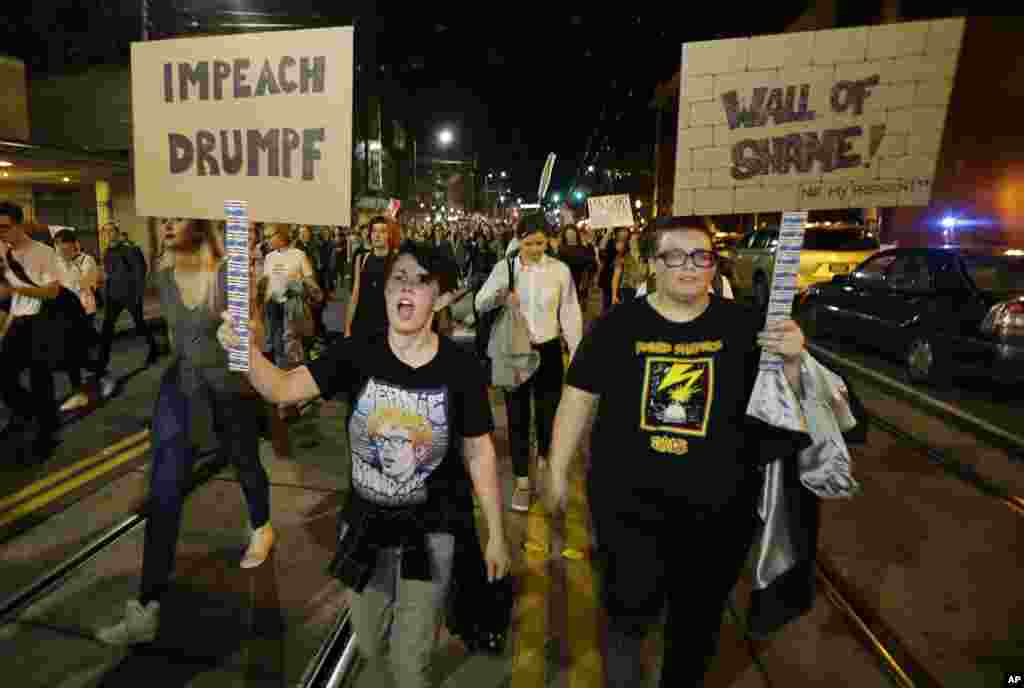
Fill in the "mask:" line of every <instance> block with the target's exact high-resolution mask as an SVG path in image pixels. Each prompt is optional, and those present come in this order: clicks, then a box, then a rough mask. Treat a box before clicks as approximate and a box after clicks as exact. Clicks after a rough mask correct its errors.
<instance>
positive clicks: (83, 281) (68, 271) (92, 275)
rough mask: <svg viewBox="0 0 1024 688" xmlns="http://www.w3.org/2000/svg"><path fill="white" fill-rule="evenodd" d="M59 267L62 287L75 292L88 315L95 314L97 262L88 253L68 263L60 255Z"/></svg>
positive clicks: (81, 254) (58, 258) (79, 255)
mask: <svg viewBox="0 0 1024 688" xmlns="http://www.w3.org/2000/svg"><path fill="white" fill-rule="evenodd" d="M57 267H58V273H59V278H60V283H61V285H62V286H63V287H64V288H65V289H68V290H70V291H72V292H74V294H75V296H77V297H78V300H79V301H81V302H82V308H84V309H85V312H86V313H87V314H89V315H92V314H93V313H95V312H96V292H95V289H96V284H97V277H98V267H97V265H96V260H95V259H94V258H93V257H92V256H90V255H89V254H88V253H79V254H78V256H77V257H76V258H75V259H74V260H72V261H70V262H68V261H66V260H64V259H63V258H62V257H61V256H60V255H59V254H58V255H57Z"/></svg>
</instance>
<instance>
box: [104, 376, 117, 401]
mask: <svg viewBox="0 0 1024 688" xmlns="http://www.w3.org/2000/svg"><path fill="white" fill-rule="evenodd" d="M116 391H117V380H115V379H114V378H112V377H103V378H100V398H101V399H109V398H110V397H112V396H114V392H116Z"/></svg>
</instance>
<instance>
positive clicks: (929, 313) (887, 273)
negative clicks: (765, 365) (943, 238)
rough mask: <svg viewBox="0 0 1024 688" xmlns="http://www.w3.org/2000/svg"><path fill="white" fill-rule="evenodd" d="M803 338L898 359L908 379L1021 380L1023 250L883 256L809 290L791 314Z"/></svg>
mask: <svg viewBox="0 0 1024 688" xmlns="http://www.w3.org/2000/svg"><path fill="white" fill-rule="evenodd" d="M796 316H797V319H798V320H799V321H800V322H801V323H802V325H803V327H804V330H805V332H807V333H808V335H809V336H812V337H814V336H820V337H841V338H843V339H844V340H852V341H855V342H857V343H858V344H860V345H862V346H865V347H870V348H873V349H876V350H879V351H882V352H884V353H888V354H894V355H896V356H899V357H900V358H901V359H902V360H903V362H904V364H905V365H906V368H907V374H908V376H909V378H910V379H911V380H912V381H913V382H929V381H935V380H936V378H938V377H943V376H944V375H945V374H947V373H952V372H966V373H982V374H984V375H986V376H990V377H992V378H994V379H998V380H1004V381H1024V252H1021V251H1013V250H1011V251H991V250H984V251H979V250H972V249H960V248H955V249H925V248H905V249H899V248H898V249H893V250H889V251H882V252H880V253H877V254H875V255H874V256H872V257H870V258H869V259H867V260H866V261H864V262H863V263H861V264H860V265H859V266H858V267H857V268H856V270H854V271H853V272H852V273H851V274H849V275H837V276H836V277H834V278H833V279H832V281H831V282H828V283H824V284H817V285H814V286H812V287H810V288H809V289H808V290H807V291H806V292H805V293H804V294H803V295H802V297H801V299H800V300H799V301H798V303H797V307H796Z"/></svg>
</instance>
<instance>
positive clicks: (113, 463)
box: [0, 441, 150, 528]
mask: <svg viewBox="0 0 1024 688" xmlns="http://www.w3.org/2000/svg"><path fill="white" fill-rule="evenodd" d="M149 447H150V443H149V442H148V441H147V442H143V443H142V444H140V445H139V446H137V447H133V448H132V449H129V450H128V451H126V452H125V453H123V454H120V455H117V456H115V457H113V458H112V459H110V460H109V461H107V462H105V463H102V464H100V465H99V466H95V467H93V468H91V469H89V470H87V471H85V472H84V473H81V474H80V475H77V476H75V478H73V479H72V480H69V481H67V482H65V483H61V484H60V485H58V486H57V487H56V488H54V489H53V490H50V491H49V492H44V493H43V494H41V495H39V496H38V497H35V498H34V499H30V500H29V501H27V502H25V503H23V504H21V505H20V506H18V507H16V508H14V509H11V510H10V511H8V512H7V513H5V514H4V515H3V516H2V517H0V528H2V527H4V526H6V525H8V524H9V523H13V522H14V521H17V520H18V519H19V518H22V517H23V516H25V515H27V514H30V513H32V512H33V511H37V510H38V509H41V508H43V507H44V506H46V505H48V504H50V503H51V502H54V501H56V500H58V499H60V498H61V497H63V496H64V495H66V494H67V493H69V492H71V491H72V490H75V489H77V488H78V487H79V486H81V485H83V484H85V483H87V482H89V481H90V480H93V479H95V478H98V477H99V476H101V475H103V474H105V473H109V472H110V471H112V470H114V469H115V468H117V467H118V466H120V465H121V464H123V463H127V462H128V461H131V460H132V459H135V458H137V457H139V456H142V455H143V454H145V453H146V452H147V451H149Z"/></svg>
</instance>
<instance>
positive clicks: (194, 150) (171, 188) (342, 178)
mask: <svg viewBox="0 0 1024 688" xmlns="http://www.w3.org/2000/svg"><path fill="white" fill-rule="evenodd" d="M131 75H132V121H133V147H134V153H135V157H134V169H135V208H136V212H137V213H138V214H139V215H141V216H149V217H189V218H202V219H208V220H219V219H221V218H222V217H223V213H224V199H225V198H238V199H244V200H245V201H246V202H248V204H249V207H248V213H249V217H252V218H254V219H256V220H259V221H260V222H294V223H302V224H314V225H316V224H320V225H335V224H344V223H346V222H348V220H349V218H350V217H351V210H350V208H351V202H352V193H351V170H352V29H351V27H346V28H330V29H307V30H302V31H268V32H261V33H246V34H238V35H220V36H210V37H202V38H181V39H170V40H161V41H149V42H144V43H133V44H132V68H131Z"/></svg>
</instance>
